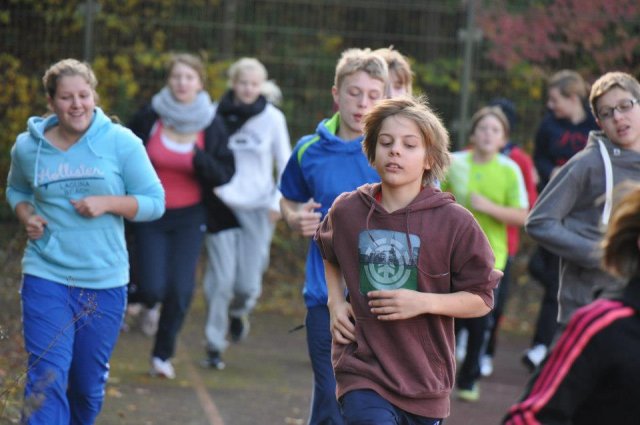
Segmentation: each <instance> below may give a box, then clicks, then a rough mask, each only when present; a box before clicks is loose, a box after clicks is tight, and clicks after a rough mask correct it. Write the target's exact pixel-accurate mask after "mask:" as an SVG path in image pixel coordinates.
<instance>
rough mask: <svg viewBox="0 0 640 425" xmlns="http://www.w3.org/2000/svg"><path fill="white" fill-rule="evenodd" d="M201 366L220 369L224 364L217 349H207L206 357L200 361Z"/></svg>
mask: <svg viewBox="0 0 640 425" xmlns="http://www.w3.org/2000/svg"><path fill="white" fill-rule="evenodd" d="M202 366H204V367H207V368H209V369H217V370H222V369H224V367H225V366H226V365H225V364H224V362H223V361H222V356H220V352H219V351H207V358H206V359H204V360H203V361H202Z"/></svg>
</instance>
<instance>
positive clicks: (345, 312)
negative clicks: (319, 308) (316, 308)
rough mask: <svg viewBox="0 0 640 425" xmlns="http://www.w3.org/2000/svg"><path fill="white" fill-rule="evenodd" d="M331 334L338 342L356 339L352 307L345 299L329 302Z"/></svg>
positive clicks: (342, 342) (343, 342)
mask: <svg viewBox="0 0 640 425" xmlns="http://www.w3.org/2000/svg"><path fill="white" fill-rule="evenodd" d="M329 315H330V317H331V319H330V329H331V336H332V337H333V340H334V341H335V342H336V343H338V344H349V343H351V342H355V340H356V326H355V325H354V323H353V317H354V314H353V308H352V307H351V304H349V303H348V302H347V301H345V300H340V301H339V302H336V303H331V304H329Z"/></svg>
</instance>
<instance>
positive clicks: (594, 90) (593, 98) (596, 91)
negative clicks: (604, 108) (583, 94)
mask: <svg viewBox="0 0 640 425" xmlns="http://www.w3.org/2000/svg"><path fill="white" fill-rule="evenodd" d="M616 87H618V88H620V89H622V90H624V91H626V92H629V93H630V94H631V95H632V96H633V97H634V98H635V99H640V83H638V80H636V79H635V78H633V76H632V75H630V74H627V73H626V72H618V71H616V72H607V73H606V74H604V75H603V76H601V77H600V78H598V79H597V80H596V82H595V83H593V86H592V87H591V94H590V95H589V104H590V105H591V112H593V116H594V117H596V118H600V117H599V116H598V109H597V107H598V100H600V98H601V97H602V96H604V95H605V94H606V93H607V92H609V91H610V90H612V89H614V88H616Z"/></svg>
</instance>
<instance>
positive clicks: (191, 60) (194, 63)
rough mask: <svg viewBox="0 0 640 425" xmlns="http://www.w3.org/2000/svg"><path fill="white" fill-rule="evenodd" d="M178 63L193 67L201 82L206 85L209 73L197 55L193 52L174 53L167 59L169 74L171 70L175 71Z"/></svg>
mask: <svg viewBox="0 0 640 425" xmlns="http://www.w3.org/2000/svg"><path fill="white" fill-rule="evenodd" d="M177 64H183V65H187V66H188V67H189V68H191V69H193V70H194V71H195V72H196V74H198V77H199V78H200V83H202V85H203V86H204V85H205V81H206V77H207V73H206V71H205V66H204V62H203V61H202V59H200V58H199V57H198V56H196V55H192V54H191V53H174V54H172V55H171V56H170V57H169V60H168V61H167V75H168V74H171V71H173V68H174V67H175V66H176V65H177Z"/></svg>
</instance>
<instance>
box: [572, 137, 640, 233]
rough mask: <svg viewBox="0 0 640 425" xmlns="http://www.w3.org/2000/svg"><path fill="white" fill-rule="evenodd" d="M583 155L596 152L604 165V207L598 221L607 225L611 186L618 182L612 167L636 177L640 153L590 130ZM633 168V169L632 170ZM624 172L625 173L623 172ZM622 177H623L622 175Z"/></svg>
mask: <svg viewBox="0 0 640 425" xmlns="http://www.w3.org/2000/svg"><path fill="white" fill-rule="evenodd" d="M584 150H585V155H587V154H589V153H591V154H592V155H593V154H594V152H597V153H598V154H599V155H600V157H601V158H602V162H603V165H604V179H605V193H604V208H603V211H602V217H601V219H600V222H601V223H602V224H603V225H607V224H608V222H609V216H610V215H611V208H612V206H613V188H614V186H615V184H616V183H618V181H617V180H619V179H618V178H614V168H615V169H617V170H627V171H628V172H631V173H632V174H635V176H634V175H631V176H629V177H637V175H638V173H639V172H640V154H639V153H638V152H635V151H630V150H628V149H622V148H620V147H619V146H617V145H615V144H614V143H613V142H611V140H609V138H608V137H607V136H606V135H605V134H604V132H603V131H591V132H590V133H589V139H588V141H587V146H586V147H585V149H584ZM634 170H635V171H634ZM625 174H626V173H625ZM623 178H624V177H623Z"/></svg>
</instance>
